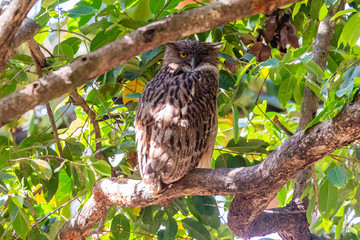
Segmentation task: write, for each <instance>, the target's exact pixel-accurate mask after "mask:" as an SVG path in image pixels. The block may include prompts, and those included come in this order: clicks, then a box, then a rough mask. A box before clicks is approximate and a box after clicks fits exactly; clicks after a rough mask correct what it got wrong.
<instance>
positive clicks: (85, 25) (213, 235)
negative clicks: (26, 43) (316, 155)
mask: <svg viewBox="0 0 360 240" xmlns="http://www.w3.org/2000/svg"><path fill="white" fill-rule="evenodd" d="M339 2H340V1H339V0H325V1H304V2H300V3H297V4H294V5H292V6H290V7H289V8H286V9H283V10H279V11H277V12H276V15H272V16H270V17H267V16H264V15H262V14H260V15H256V16H252V17H249V18H246V19H241V20H238V21H237V22H233V23H229V24H226V25H224V26H220V27H217V28H215V29H212V30H211V31H207V32H202V33H198V34H194V35H191V36H189V38H190V39H196V40H200V41H210V42H219V41H221V42H223V43H224V47H223V48H222V49H221V52H220V53H219V56H220V60H221V66H220V68H221V71H220V74H221V76H220V91H219V96H218V108H219V131H218V132H219V133H218V136H217V142H216V150H215V151H214V155H213V167H214V168H224V167H226V168H235V167H245V166H252V165H256V164H259V163H260V162H261V161H263V160H264V159H265V158H266V156H267V155H268V154H269V153H271V152H272V151H273V150H275V149H276V148H277V147H279V146H280V145H281V143H282V142H283V141H284V140H285V139H287V138H288V136H287V135H286V134H285V133H284V132H283V131H282V130H281V129H280V128H279V127H278V126H276V125H275V124H274V121H273V119H274V117H277V118H278V119H279V121H280V122H281V124H282V125H283V126H284V127H285V128H287V129H288V130H290V131H292V132H295V131H296V129H297V127H298V122H299V110H300V106H301V103H302V98H303V90H304V88H305V86H308V87H310V88H311V89H312V90H313V91H314V92H315V93H316V95H317V96H318V97H319V98H320V99H321V101H322V104H321V107H320V108H319V111H318V115H317V117H316V118H315V119H314V120H313V121H312V122H311V123H310V124H309V126H308V127H307V129H308V128H310V127H311V126H314V125H315V124H317V123H319V122H322V121H326V120H329V119H331V118H333V117H334V116H336V114H338V113H339V112H340V111H341V110H342V109H343V107H344V106H345V105H346V104H349V103H351V101H352V100H353V99H354V97H356V96H357V93H358V89H359V87H360V66H359V60H358V59H359V55H360V47H359V46H358V44H357V42H358V39H359V36H360V12H359V11H360V8H359V1H356V0H355V1H348V3H347V4H346V8H345V10H342V11H339V12H338V13H337V14H336V16H334V17H333V19H331V20H332V21H336V29H335V34H334V39H333V40H332V45H331V51H330V55H329V57H328V61H327V68H326V70H325V71H322V69H321V68H320V67H319V66H318V65H317V64H316V63H315V62H313V61H312V60H311V51H312V46H313V42H314V39H315V36H316V33H317V27H318V25H319V21H320V20H323V19H324V18H325V16H326V14H327V12H328V10H329V9H332V8H334V7H337V6H338V5H339ZM59 4H60V5H59ZM67 4H71V3H70V1H67V0H60V1H54V0H44V1H42V3H41V10H40V12H39V13H38V14H37V16H36V17H35V20H36V21H37V22H38V23H39V24H40V25H41V27H42V29H41V31H40V33H39V34H37V35H36V37H35V40H36V41H37V42H38V43H40V44H42V45H43V46H44V47H45V48H47V49H49V50H48V51H49V53H48V61H49V62H50V63H51V65H50V66H49V67H48V68H47V69H46V70H47V71H54V70H56V69H58V68H60V67H62V66H65V65H68V64H69V63H71V62H73V61H74V59H76V58H77V57H78V56H80V55H82V54H86V53H88V52H92V51H96V50H97V49H99V48H101V47H103V46H104V45H106V44H108V43H110V42H112V41H114V40H115V39H118V38H121V37H122V36H124V35H125V34H127V33H130V32H131V31H133V30H134V29H137V28H139V27H141V26H143V25H145V24H147V23H149V22H152V21H154V20H155V19H158V18H161V17H164V16H166V15H168V14H172V13H177V12H181V11H185V10H186V9H190V8H196V7H200V4H199V3H195V2H192V1H190V3H188V1H187V2H186V3H185V2H183V0H172V1H171V2H170V1H168V2H167V1H165V0H161V1H158V0H121V1H116V2H114V1H109V0H82V1H80V2H77V3H76V4H75V6H74V7H73V8H70V9H67V7H68V5H67ZM203 4H207V2H206V1H204V3H203ZM336 17H338V19H337V18H336ZM268 19H273V20H274V19H275V20H274V21H277V26H275V27H274V23H272V24H270V23H269V20H268ZM284 29H285V30H284ZM269 34H270V36H269ZM249 40H250V41H249ZM268 44H269V45H268ZM294 47H296V48H294ZM163 53H164V47H163V46H162V47H158V48H155V49H153V50H150V51H148V52H145V53H143V54H141V55H140V56H137V57H135V58H133V59H131V60H129V61H128V62H127V63H126V64H125V65H124V66H120V67H118V68H116V69H113V70H111V71H109V72H107V73H106V74H104V75H102V76H100V77H98V78H96V79H94V80H93V81H91V82H90V83H88V84H86V85H85V86H84V87H83V88H82V89H80V90H79V93H80V94H81V95H82V96H83V97H84V98H85V100H86V103H87V104H88V105H89V106H90V107H91V109H92V111H94V112H95V113H96V120H97V121H98V124H99V126H100V129H101V130H100V133H101V138H100V139H99V138H95V135H94V127H93V125H92V122H91V120H90V118H89V116H88V115H87V114H86V113H85V111H84V109H83V108H82V107H81V106H74V105H72V104H71V103H72V99H71V97H69V96H64V98H62V99H60V100H54V101H52V102H51V106H52V108H53V109H54V110H53V113H54V116H55V119H56V120H57V122H56V125H57V127H58V132H59V134H60V139H61V148H62V149H63V152H64V157H61V156H60V153H59V151H58V149H57V148H56V147H55V138H54V135H53V134H51V132H52V131H53V130H52V129H51V128H50V122H49V120H48V116H47V114H46V113H45V109H44V107H43V106H39V107H36V108H35V109H34V110H33V111H31V112H28V113H27V114H25V115H23V116H21V117H20V118H19V119H16V120H13V121H12V122H10V123H9V124H7V126H6V127H3V128H2V129H1V136H0V189H1V193H2V195H1V196H0V206H1V214H0V222H1V225H0V234H1V236H2V238H4V239H10V238H14V235H16V236H18V237H19V238H21V239H54V237H55V234H56V233H57V232H58V230H59V229H60V228H61V226H62V225H63V224H64V223H65V222H66V220H67V219H69V218H71V217H72V216H73V215H74V213H76V211H78V210H79V208H80V207H81V206H82V205H83V204H84V203H85V202H86V201H87V199H88V198H89V197H90V196H91V193H92V185H93V184H94V183H95V182H96V181H98V180H99V179H101V178H104V177H109V176H111V175H112V171H113V172H115V173H116V174H118V175H122V176H124V177H128V178H136V179H139V173H138V171H137V169H136V153H135V141H134V128H133V121H134V114H135V111H136V103H137V101H138V99H139V96H140V94H141V91H142V89H143V88H144V86H145V84H146V83H147V82H148V81H149V80H150V79H151V78H152V77H153V76H154V75H155V74H156V72H157V71H158V70H159V68H160V67H161V59H162V56H163ZM254 55H255V56H254ZM258 61H262V62H258ZM34 69H35V68H34V66H33V64H32V59H31V55H30V53H29V51H28V50H27V49H26V48H25V47H21V48H19V49H18V51H17V53H16V54H15V55H14V56H13V57H12V59H10V60H9V61H8V64H7V66H6V70H5V71H4V72H3V73H2V75H1V82H2V83H1V85H0V96H1V97H4V96H7V95H9V94H11V93H12V92H14V91H15V90H16V89H19V88H21V86H24V85H25V84H28V83H30V82H33V81H35V80H36V79H37V76H36V75H35V74H34V71H35V70H34ZM307 73H311V74H313V75H315V76H316V79H317V81H318V82H319V83H320V86H319V85H318V84H317V83H316V82H314V81H313V80H311V79H310V78H309V77H308V75H307ZM263 84H264V85H263ZM96 141H101V143H102V148H101V149H96ZM100 151H101V152H103V154H104V155H105V157H106V159H107V161H105V160H96V158H95V154H96V152H100ZM359 160H360V149H359V146H357V145H356V144H354V145H350V146H347V147H345V148H343V149H339V150H337V151H335V152H334V153H333V154H331V155H328V156H326V157H324V158H323V159H321V160H320V161H319V162H317V163H316V164H315V168H314V169H315V172H314V174H315V178H314V179H315V181H314V182H313V183H312V184H313V185H311V186H310V187H309V188H307V189H306V190H305V191H304V193H303V197H305V196H308V197H309V207H308V210H307V217H308V220H309V222H310V223H311V231H312V232H313V233H314V234H316V235H324V236H328V237H330V238H332V239H340V238H345V239H358V238H359V235H360V225H359V223H358V222H357V221H356V220H355V219H356V218H357V217H360V211H359V209H360V206H359V204H360V186H359V181H360V174H359V166H358V163H357V162H358V161H359ZM314 184H315V185H316V186H317V189H318V191H315V188H314ZM292 190H293V183H292V182H289V183H288V184H286V185H285V186H284V187H283V189H282V190H281V191H280V192H279V193H278V195H277V201H278V205H279V206H284V205H286V204H287V203H288V202H289V200H290V199H291V195H292ZM316 194H317V195H318V198H317V197H316ZM316 199H318V202H316ZM231 200H232V196H225V197H219V196H215V197H213V196H203V197H201V196H192V197H187V198H181V199H176V200H175V201H174V202H173V203H171V204H170V205H169V206H166V207H163V208H161V207H159V206H150V207H146V208H142V209H141V208H117V207H111V208H110V209H109V212H108V215H107V218H106V221H105V223H104V232H103V233H101V234H100V235H101V239H109V238H110V239H133V238H135V237H136V238H137V239H152V238H156V237H157V238H158V239H175V238H187V239H189V238H194V239H233V238H234V236H233V235H232V233H231V232H230V230H229V229H228V227H227V225H226V212H227V210H226V209H227V207H228V206H229V204H230V202H231ZM0 238H1V237H0ZM89 239H90V238H89Z"/></svg>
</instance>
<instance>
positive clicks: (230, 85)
mask: <svg viewBox="0 0 360 240" xmlns="http://www.w3.org/2000/svg"><path fill="white" fill-rule="evenodd" d="M234 86H235V79H234V77H233V76H231V74H230V73H228V72H227V71H225V70H220V79H219V87H220V88H222V89H224V90H230V89H234Z"/></svg>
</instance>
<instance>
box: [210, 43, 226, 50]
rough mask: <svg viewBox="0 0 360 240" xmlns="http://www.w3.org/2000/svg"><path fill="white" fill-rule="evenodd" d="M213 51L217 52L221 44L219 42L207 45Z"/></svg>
mask: <svg viewBox="0 0 360 240" xmlns="http://www.w3.org/2000/svg"><path fill="white" fill-rule="evenodd" d="M209 45H210V46H211V47H212V48H213V49H214V50H219V49H220V48H221V47H222V46H223V44H222V43H221V42H218V43H210V44H209Z"/></svg>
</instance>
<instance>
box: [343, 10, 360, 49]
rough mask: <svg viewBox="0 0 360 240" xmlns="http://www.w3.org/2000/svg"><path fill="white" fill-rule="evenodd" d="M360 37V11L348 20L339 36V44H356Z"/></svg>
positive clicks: (351, 45)
mask: <svg viewBox="0 0 360 240" xmlns="http://www.w3.org/2000/svg"><path fill="white" fill-rule="evenodd" d="M359 37H360V12H358V13H355V14H353V15H352V16H351V18H350V19H349V20H348V21H347V22H346V24H345V26H344V28H343V30H342V33H341V35H340V38H339V42H338V46H340V44H341V43H343V44H344V45H346V44H349V45H350V47H354V46H355V45H356V42H357V40H358V39H359Z"/></svg>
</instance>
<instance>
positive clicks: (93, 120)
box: [70, 90, 107, 161]
mask: <svg viewBox="0 0 360 240" xmlns="http://www.w3.org/2000/svg"><path fill="white" fill-rule="evenodd" d="M70 94H71V97H72V98H73V99H74V100H75V102H76V104H77V105H79V106H80V107H81V108H82V109H83V110H84V111H85V112H86V114H87V115H88V116H89V119H90V122H91V124H92V125H93V128H94V133H95V138H96V139H97V140H96V143H95V145H96V151H97V153H96V154H95V158H96V159H97V160H101V159H102V160H105V161H107V159H106V157H105V156H104V154H103V153H102V152H101V151H100V149H101V148H102V144H101V140H100V139H101V132H100V127H99V122H98V121H97V120H96V114H95V112H93V111H92V110H91V108H90V107H89V106H88V105H87V103H86V101H85V100H84V98H82V97H81V96H80V94H79V93H78V92H77V91H76V90H72V91H71V92H70Z"/></svg>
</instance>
